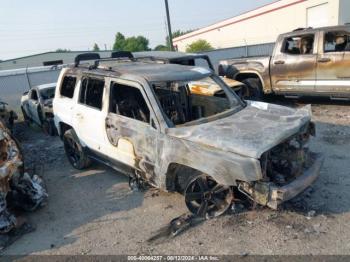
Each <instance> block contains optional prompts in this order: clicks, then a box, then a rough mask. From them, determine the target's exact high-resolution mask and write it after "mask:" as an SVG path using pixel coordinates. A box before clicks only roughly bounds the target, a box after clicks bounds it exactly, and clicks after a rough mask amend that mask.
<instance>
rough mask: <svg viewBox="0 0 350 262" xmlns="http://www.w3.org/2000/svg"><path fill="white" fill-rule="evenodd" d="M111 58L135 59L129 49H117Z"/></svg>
mask: <svg viewBox="0 0 350 262" xmlns="http://www.w3.org/2000/svg"><path fill="white" fill-rule="evenodd" d="M111 58H129V59H133V58H134V55H133V54H132V53H131V52H129V51H116V52H113V53H112V55H111Z"/></svg>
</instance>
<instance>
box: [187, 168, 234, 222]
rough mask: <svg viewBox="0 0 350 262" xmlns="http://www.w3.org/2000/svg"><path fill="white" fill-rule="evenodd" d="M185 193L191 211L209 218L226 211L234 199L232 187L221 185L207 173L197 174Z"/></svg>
mask: <svg viewBox="0 0 350 262" xmlns="http://www.w3.org/2000/svg"><path fill="white" fill-rule="evenodd" d="M184 195H185V202H186V206H187V208H188V209H189V211H191V213H192V214H194V215H195V216H198V217H205V218H207V219H208V218H213V217H217V216H220V215H222V214H223V213H225V212H226V211H227V210H228V209H229V208H230V206H231V204H232V201H233V199H234V197H233V192H232V188H231V187H229V186H224V185H220V184H218V183H217V182H216V181H215V180H214V179H213V178H211V177H209V176H207V175H205V174H201V175H198V176H195V177H194V178H193V179H192V180H191V181H190V182H189V183H188V185H187V187H186V190H185V194H184Z"/></svg>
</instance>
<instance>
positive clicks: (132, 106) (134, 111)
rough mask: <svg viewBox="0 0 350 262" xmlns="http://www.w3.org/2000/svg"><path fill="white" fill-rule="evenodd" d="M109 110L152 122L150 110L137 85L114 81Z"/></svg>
mask: <svg viewBox="0 0 350 262" xmlns="http://www.w3.org/2000/svg"><path fill="white" fill-rule="evenodd" d="M109 112H110V113H114V114H118V115H121V116H125V117H128V118H132V119H135V120H138V121H142V122H145V123H148V124H149V123H150V110H149V108H148V106H147V103H146V101H145V99H144V97H143V95H142V93H141V91H140V90H139V89H138V88H136V87H132V86H127V85H122V84H118V83H113V82H112V84H111V99H110V108H109Z"/></svg>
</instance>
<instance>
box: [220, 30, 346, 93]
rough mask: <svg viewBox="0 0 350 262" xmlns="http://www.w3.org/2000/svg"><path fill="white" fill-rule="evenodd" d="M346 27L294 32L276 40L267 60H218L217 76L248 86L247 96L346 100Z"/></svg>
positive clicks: (257, 58) (261, 58)
mask: <svg viewBox="0 0 350 262" xmlns="http://www.w3.org/2000/svg"><path fill="white" fill-rule="evenodd" d="M349 65H350V26H349V25H347V26H334V27H326V28H318V29H313V28H306V29H297V30H295V31H293V32H290V33H287V34H282V35H280V36H279V37H278V39H277V42H276V44H275V49H274V51H273V54H272V56H271V57H248V58H239V59H229V60H225V61H221V62H220V65H219V71H220V75H225V76H227V77H229V78H232V79H236V80H238V81H241V82H243V83H245V84H246V86H248V90H247V93H248V96H249V97H251V98H254V99H261V98H262V97H263V95H264V94H277V95H283V96H286V97H292V98H298V97H302V96H324V97H330V98H331V99H334V100H336V99H337V100H350V80H349V79H350V67H349Z"/></svg>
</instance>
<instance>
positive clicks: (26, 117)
mask: <svg viewBox="0 0 350 262" xmlns="http://www.w3.org/2000/svg"><path fill="white" fill-rule="evenodd" d="M21 110H22V115H23V119H24V122H25V123H26V125H27V126H30V124H31V122H32V121H31V120H30V118H29V117H28V115H27V113H26V111H25V110H24V108H23V107H22V106H21Z"/></svg>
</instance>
